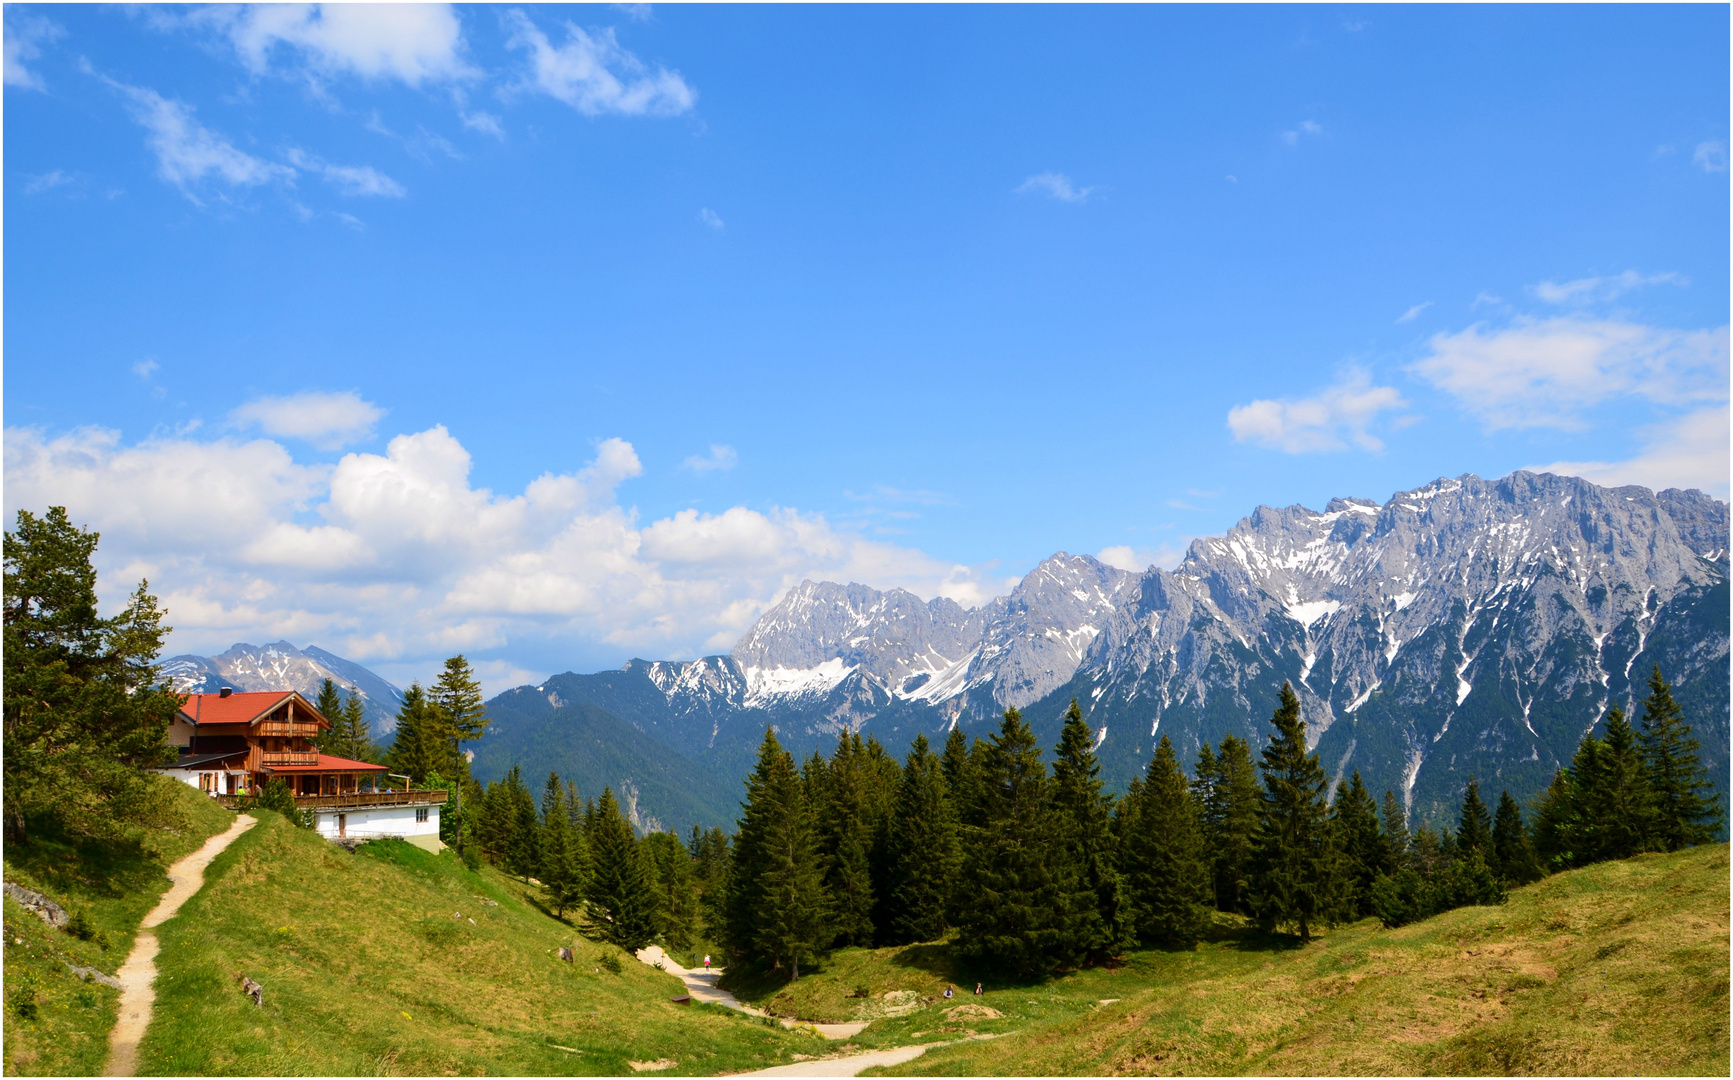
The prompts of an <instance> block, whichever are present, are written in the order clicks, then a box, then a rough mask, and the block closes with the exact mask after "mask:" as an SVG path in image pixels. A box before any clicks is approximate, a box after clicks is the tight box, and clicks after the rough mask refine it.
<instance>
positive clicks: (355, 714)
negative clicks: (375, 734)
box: [322, 690, 373, 761]
mask: <svg viewBox="0 0 1733 1080" xmlns="http://www.w3.org/2000/svg"><path fill="white" fill-rule="evenodd" d="M330 719H331V722H332V723H331V730H330V731H329V732H327V733H326V735H325V743H324V746H323V747H322V749H323V750H324V751H325V753H327V754H330V755H331V756H333V757H340V758H347V759H349V760H350V761H366V760H367V759H368V758H370V757H372V756H373V753H372V751H373V743H372V740H370V739H369V738H368V737H367V714H366V713H365V712H364V711H362V706H361V698H360V697H359V696H358V695H357V694H356V692H355V691H354V690H351V691H349V695H348V697H347V698H346V699H345V700H344V702H343V705H342V707H341V708H340V709H339V710H338V711H337V714H336V715H335V716H334V717H331V718H330Z"/></svg>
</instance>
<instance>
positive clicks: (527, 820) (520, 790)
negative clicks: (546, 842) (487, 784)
mask: <svg viewBox="0 0 1733 1080" xmlns="http://www.w3.org/2000/svg"><path fill="white" fill-rule="evenodd" d="M506 795H507V801H506V811H507V812H508V813H510V814H511V815H512V817H513V818H514V819H515V820H514V821H513V823H512V830H511V840H510V843H509V846H508V847H507V848H506V852H505V856H506V859H505V861H506V869H508V870H510V871H511V872H512V873H514V874H516V875H517V876H518V877H520V878H523V879H524V880H525V881H528V880H529V879H530V878H532V877H534V876H535V875H536V874H537V873H538V872H540V870H541V866H542V832H541V817H540V815H539V814H538V813H537V812H536V797H535V796H534V795H533V794H531V792H530V789H529V787H528V785H526V784H525V783H524V782H523V774H522V773H521V772H520V771H519V769H518V767H517V766H516V765H513V766H512V767H511V772H509V773H507V774H506Z"/></svg>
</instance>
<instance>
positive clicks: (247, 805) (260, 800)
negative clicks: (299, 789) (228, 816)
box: [241, 779, 318, 829]
mask: <svg viewBox="0 0 1733 1080" xmlns="http://www.w3.org/2000/svg"><path fill="white" fill-rule="evenodd" d="M241 809H242V810H246V811H251V810H272V811H275V812H276V813H279V814H282V815H283V816H284V817H285V818H287V819H288V820H289V824H291V825H295V826H299V827H300V828H303V829H311V828H312V827H313V826H314V825H315V824H317V818H318V815H316V814H314V813H313V811H311V810H303V809H301V808H300V807H299V806H296V805H295V796H294V795H292V794H290V793H289V785H288V784H286V783H284V782H283V781H282V780H281V779H277V780H272V781H271V782H270V783H268V784H266V785H265V786H264V788H263V789H254V791H253V793H252V794H251V795H248V796H247V797H245V798H243V799H242V800H241Z"/></svg>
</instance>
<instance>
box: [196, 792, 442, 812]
mask: <svg viewBox="0 0 1733 1080" xmlns="http://www.w3.org/2000/svg"><path fill="white" fill-rule="evenodd" d="M243 798H245V796H242V795H218V796H217V802H219V803H221V804H222V805H224V806H226V807H228V808H229V809H230V810H233V809H235V808H236V807H238V806H239V805H240V801H241V799H243ZM446 798H447V795H446V793H445V792H444V791H352V792H350V793H349V794H347V795H297V796H295V805H296V806H299V807H300V808H301V809H303V810H366V809H370V808H376V807H383V806H438V805H441V804H443V803H444V802H445V801H446Z"/></svg>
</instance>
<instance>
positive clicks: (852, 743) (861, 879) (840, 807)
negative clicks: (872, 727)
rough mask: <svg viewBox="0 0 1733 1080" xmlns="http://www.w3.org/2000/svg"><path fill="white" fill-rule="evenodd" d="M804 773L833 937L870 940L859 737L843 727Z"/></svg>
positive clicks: (867, 816)
mask: <svg viewBox="0 0 1733 1080" xmlns="http://www.w3.org/2000/svg"><path fill="white" fill-rule="evenodd" d="M807 775H808V777H809V780H808V793H809V795H810V796H811V798H812V800H813V804H814V806H815V807H816V808H817V811H818V821H819V830H820V833H821V836H822V844H823V850H825V851H828V852H829V853H830V859H829V865H828V867H827V869H826V874H825V888H826V890H827V892H828V894H829V896H830V903H831V915H830V917H831V922H830V926H831V929H832V931H833V933H834V935H835V938H834V940H835V942H836V944H839V945H871V944H872V942H873V920H872V912H873V887H872V875H871V869H870V866H869V862H868V860H869V859H870V857H871V847H872V834H871V828H872V815H871V813H870V811H869V808H868V805H867V793H866V790H865V789H866V785H867V783H868V775H867V771H866V761H865V755H864V753H863V750H862V746H861V739H860V736H859V735H857V734H854V733H852V732H850V731H849V730H848V729H847V728H844V729H843V731H842V734H841V735H840V736H839V737H838V739H837V744H836V752H835V753H834V754H832V755H831V759H830V761H829V763H828V764H826V763H824V762H823V761H822V760H821V759H817V758H816V756H815V764H814V766H813V767H812V768H810V769H809V770H808V773H807Z"/></svg>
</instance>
